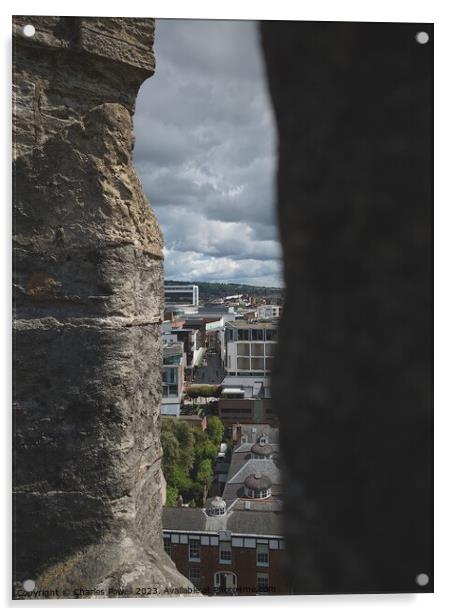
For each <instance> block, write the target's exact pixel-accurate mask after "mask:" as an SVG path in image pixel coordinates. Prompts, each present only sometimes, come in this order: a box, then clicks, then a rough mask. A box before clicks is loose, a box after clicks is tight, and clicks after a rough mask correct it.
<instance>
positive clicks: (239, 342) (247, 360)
mask: <svg viewBox="0 0 452 616" xmlns="http://www.w3.org/2000/svg"><path fill="white" fill-rule="evenodd" d="M222 342H223V341H222ZM276 344H277V325H276V324H275V323H270V322H260V323H257V322H256V323H252V322H246V321H233V322H229V323H226V325H225V328H224V342H223V345H224V348H223V349H222V351H223V352H222V358H223V361H224V368H225V370H226V373H227V375H228V376H265V375H267V374H270V373H271V370H272V362H273V357H274V354H275V349H276Z"/></svg>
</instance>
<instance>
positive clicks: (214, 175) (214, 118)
mask: <svg viewBox="0 0 452 616" xmlns="http://www.w3.org/2000/svg"><path fill="white" fill-rule="evenodd" d="M155 54H156V63H157V68H156V72H155V75H154V76H153V77H152V78H151V79H148V80H147V81H146V82H145V83H144V84H143V86H142V88H141V90H140V94H139V97H138V102H137V111H136V116H135V136H136V143H135V153H134V159H135V164H136V168H137V170H138V173H139V175H140V178H141V181H142V182H143V186H144V190H145V192H146V195H147V197H148V199H149V201H150V203H151V205H152V207H153V208H154V210H155V212H156V214H157V217H158V220H159V222H160V225H161V227H162V230H163V234H164V238H165V278H167V279H173V280H175V279H177V280H204V281H213V282H217V281H218V282H242V283H247V284H256V285H267V286H281V277H280V270H281V265H280V246H279V241H278V234H277V228H276V224H275V215H274V180H275V177H274V176H275V165H276V157H275V129H274V125H273V116H272V110H271V107H270V102H269V98H268V93H267V90H266V84H265V79H264V67H263V64H262V59H261V55H260V50H259V45H258V32H257V27H256V24H255V22H246V21H216V22H215V21H207V20H206V21H202V20H157V26H156V43H155Z"/></svg>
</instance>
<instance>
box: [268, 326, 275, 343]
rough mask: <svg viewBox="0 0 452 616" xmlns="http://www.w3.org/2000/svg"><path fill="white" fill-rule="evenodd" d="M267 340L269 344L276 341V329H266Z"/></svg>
mask: <svg viewBox="0 0 452 616" xmlns="http://www.w3.org/2000/svg"><path fill="white" fill-rule="evenodd" d="M267 340H268V341H269V342H273V341H276V329H267Z"/></svg>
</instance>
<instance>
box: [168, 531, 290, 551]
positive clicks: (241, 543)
mask: <svg viewBox="0 0 452 616" xmlns="http://www.w3.org/2000/svg"><path fill="white" fill-rule="evenodd" d="M163 538H164V540H165V542H167V543H168V545H169V544H170V543H172V544H174V543H175V544H178V543H179V544H184V545H188V540H189V539H195V540H199V541H200V542H201V545H204V546H214V547H218V545H219V542H220V541H230V542H231V544H232V547H233V548H234V547H235V548H252V549H256V545H258V544H259V543H262V544H264V545H268V547H269V549H270V550H284V540H283V539H278V538H275V539H257V538H254V537H239V536H237V535H231V533H230V532H228V531H220V536H218V534H217V533H215V534H212V535H204V534H195V535H193V536H192V535H190V534H188V533H176V532H164V534H163Z"/></svg>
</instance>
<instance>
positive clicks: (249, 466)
mask: <svg viewBox="0 0 452 616" xmlns="http://www.w3.org/2000/svg"><path fill="white" fill-rule="evenodd" d="M256 473H260V474H261V475H266V476H267V477H268V478H269V479H270V481H271V482H272V484H276V485H279V484H280V483H281V478H280V472H279V468H278V467H277V466H276V464H275V463H274V462H273V460H267V459H264V460H253V459H250V460H247V461H246V463H245V464H244V465H243V466H242V467H241V468H240V469H239V470H238V471H237V472H236V473H235V475H232V476H230V477H229V478H228V483H244V481H245V479H246V478H247V477H248V476H249V475H254V474H256Z"/></svg>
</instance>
